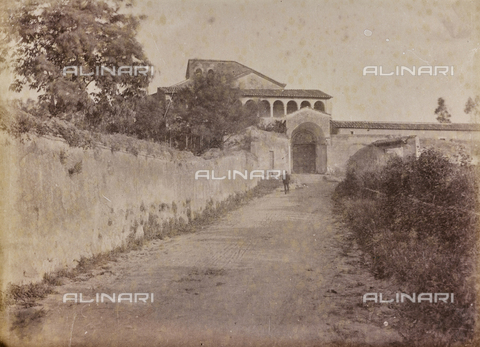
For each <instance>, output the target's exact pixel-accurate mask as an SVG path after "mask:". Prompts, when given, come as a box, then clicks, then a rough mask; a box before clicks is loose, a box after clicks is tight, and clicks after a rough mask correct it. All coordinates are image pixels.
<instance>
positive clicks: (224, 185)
mask: <svg viewBox="0 0 480 347" xmlns="http://www.w3.org/2000/svg"><path fill="white" fill-rule="evenodd" d="M165 152H166V153H167V154H169V155H165V157H164V158H159V157H152V156H149V155H143V154H142V153H140V154H138V155H137V156H135V155H133V154H130V153H126V152H122V151H117V152H112V151H111V150H110V149H106V148H101V147H96V148H95V149H87V150H84V149H82V148H73V147H69V146H68V144H67V143H65V142H64V141H63V140H60V139H57V138H46V137H35V136H31V139H30V140H25V141H23V142H21V141H20V140H19V139H15V138H13V137H11V136H10V135H8V134H6V133H4V132H0V156H1V167H0V194H1V200H0V216H1V220H2V226H1V228H0V264H1V266H0V271H2V272H1V273H0V278H1V279H2V288H1V289H5V287H6V285H7V284H8V283H9V282H10V283H15V284H25V283H29V282H34V281H38V280H41V279H42V277H43V275H44V274H45V273H47V272H52V271H56V270H59V269H62V268H73V267H75V266H76V264H77V262H76V261H78V260H79V259H80V257H82V256H84V257H90V256H93V255H95V254H99V253H101V252H106V251H110V250H112V249H114V248H115V247H117V246H121V245H122V243H124V242H125V241H126V240H127V238H128V236H129V235H132V234H134V235H135V237H143V233H144V230H143V226H144V225H145V224H146V223H147V221H148V219H149V217H150V216H152V215H153V216H155V217H156V218H158V222H159V223H160V225H162V222H167V221H172V220H175V221H180V220H181V219H182V220H183V221H185V222H186V221H188V218H189V216H193V215H195V213H201V212H202V211H203V210H204V208H205V207H206V206H207V204H208V202H209V201H213V203H214V204H215V203H217V202H221V201H223V200H225V199H226V198H228V196H230V195H232V194H234V193H236V192H245V191H247V190H249V189H251V188H253V187H254V186H255V185H256V184H257V182H258V179H256V180H244V179H242V178H237V179H236V180H206V179H200V180H195V172H196V171H197V170H215V173H216V174H215V176H216V177H219V176H220V174H221V173H222V172H227V170H241V171H244V170H249V171H251V170H254V169H258V164H257V159H256V157H255V156H254V155H252V154H250V153H248V152H245V151H237V152H233V153H232V154H229V155H226V156H222V157H218V158H213V159H203V158H201V157H194V156H193V155H189V154H188V153H185V152H178V151H174V150H170V149H168V150H166V151H165ZM217 173H218V174H217Z"/></svg>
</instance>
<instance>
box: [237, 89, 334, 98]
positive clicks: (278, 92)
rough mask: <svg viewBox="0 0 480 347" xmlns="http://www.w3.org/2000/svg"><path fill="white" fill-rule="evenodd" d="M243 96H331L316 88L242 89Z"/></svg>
mask: <svg viewBox="0 0 480 347" xmlns="http://www.w3.org/2000/svg"><path fill="white" fill-rule="evenodd" d="M241 93H242V96H252V97H273V98H308V99H330V98H331V96H330V95H328V94H325V93H324V92H322V91H321V90H316V89H242V90H241Z"/></svg>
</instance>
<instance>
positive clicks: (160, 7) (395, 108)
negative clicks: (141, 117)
mask: <svg viewBox="0 0 480 347" xmlns="http://www.w3.org/2000/svg"><path fill="white" fill-rule="evenodd" d="M476 6H477V7H476ZM479 6H480V5H478V1H476V0H464V1H450V0H440V1H432V0H428V1H425V0H424V1H413V0H409V1H404V0H395V1H393V0H392V1H380V0H368V1H339V0H331V1H328V0H305V1H298V0H282V1H272V0H255V1H245V0H244V1H237V0H209V1H193V0H183V1H182V0H158V1H154V0H136V8H135V9H134V11H135V12H136V13H142V14H146V15H147V16H148V18H147V19H146V20H145V21H144V22H143V23H142V27H141V30H140V33H139V37H138V39H139V41H140V42H141V43H142V44H143V45H144V47H145V51H146V53H147V56H148V58H149V59H150V61H151V62H152V63H153V64H154V65H155V71H156V77H155V79H154V81H153V83H152V84H151V87H150V92H154V91H155V90H156V88H157V87H159V86H169V85H172V84H175V83H177V82H180V81H182V80H184V78H185V70H186V66H187V61H188V59H191V58H200V59H218V60H235V61H238V62H239V63H242V64H244V65H246V66H248V67H251V68H253V69H255V70H257V71H259V72H261V73H263V74H265V75H267V76H269V77H271V78H273V79H275V80H277V81H279V82H282V83H286V84H287V86H286V88H291V89H302V88H305V89H320V90H322V91H324V92H326V93H327V94H330V95H332V96H333V111H332V117H333V119H338V120H350V119H351V120H389V121H418V122H436V120H435V115H434V113H433V111H434V109H435V108H436V105H437V99H438V98H439V97H443V98H445V100H446V104H447V106H448V107H449V109H450V112H451V114H452V121H453V122H466V121H468V119H469V118H468V116H467V115H465V113H464V111H463V109H464V105H465V102H466V101H467V99H468V97H469V96H472V97H473V96H474V95H475V94H480V91H479V88H478V87H479V86H478V80H479V77H477V76H480V62H479V53H478V49H479V45H480V43H479V41H480V26H479V24H478V23H479V22H480V8H479ZM475 16H476V18H475ZM370 34H371V35H370ZM370 65H375V66H380V65H382V66H383V67H384V71H391V70H393V69H394V68H395V66H397V65H398V66H407V67H409V68H411V67H412V66H416V67H417V68H418V67H419V66H424V65H432V66H435V65H448V66H453V67H454V76H426V75H422V76H398V77H397V76H372V75H370V76H362V71H363V68H364V67H365V66H370ZM0 88H1V89H2V90H3V89H4V88H5V84H3V86H0Z"/></svg>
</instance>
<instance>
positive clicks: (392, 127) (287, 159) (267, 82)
mask: <svg viewBox="0 0 480 347" xmlns="http://www.w3.org/2000/svg"><path fill="white" fill-rule="evenodd" d="M216 73H223V74H229V75H231V76H232V77H233V79H234V82H233V85H234V86H235V87H238V88H239V89H240V92H241V95H242V97H241V101H242V104H243V105H247V104H250V103H254V104H256V105H257V107H258V116H259V117H261V118H262V119H263V120H264V121H265V122H271V121H274V120H281V121H285V123H286V128H287V130H286V137H283V138H281V137H278V138H276V139H275V140H272V141H270V142H269V143H268V144H267V143H263V144H261V143H253V145H252V153H254V154H255V155H257V157H258V158H259V160H260V162H261V163H264V166H265V169H284V170H288V171H289V172H292V173H320V174H322V173H326V172H327V171H344V170H345V166H346V163H347V161H348V159H349V158H350V157H351V156H352V155H353V154H354V153H355V152H357V151H358V150H360V149H361V148H363V147H365V146H367V145H370V144H372V143H374V142H376V146H380V145H381V146H383V147H385V148H387V147H388V146H390V145H391V144H393V143H396V142H395V141H393V142H392V141H391V139H392V138H397V137H405V136H407V137H408V136H416V137H418V140H419V141H420V142H421V141H422V139H429V140H432V139H433V140H445V141H447V140H448V141H463V142H475V143H476V144H477V145H478V146H479V147H480V124H463V123H462V124H460V123H449V124H446V123H442V124H441V123H401V122H366V121H337V120H332V96H330V95H328V94H326V93H324V92H323V91H321V90H317V89H286V88H285V87H286V84H284V83H281V82H278V81H276V80H274V79H272V78H270V77H268V76H265V75H264V74H262V73H260V72H258V71H256V70H254V69H251V68H249V67H247V66H245V65H242V64H240V63H238V62H235V61H225V60H205V59H190V60H189V61H188V64H187V70H186V74H185V78H186V79H185V80H184V81H182V82H180V83H177V84H175V85H173V86H169V87H160V88H158V90H157V93H156V94H157V96H159V95H161V94H163V95H165V98H166V100H167V101H169V100H171V99H172V96H173V95H174V94H175V93H176V91H178V90H180V89H182V88H185V87H187V86H189V85H191V83H192V82H193V76H195V74H202V75H205V76H208V75H214V74H216ZM385 139H388V141H387V142H382V140H385ZM264 140H265V139H264ZM418 140H417V145H416V146H418ZM265 141H266V140H265ZM378 141H380V142H378ZM387 143H388V144H389V145H388V146H387ZM393 147H395V146H393ZM393 147H392V148H393ZM386 150H387V149H386ZM388 150H389V151H393V149H388ZM416 150H418V148H417V149H416ZM478 150H479V151H480V148H478Z"/></svg>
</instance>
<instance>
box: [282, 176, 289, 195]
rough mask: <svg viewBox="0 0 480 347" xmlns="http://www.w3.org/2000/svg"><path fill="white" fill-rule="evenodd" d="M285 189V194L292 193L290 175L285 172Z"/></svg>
mask: <svg viewBox="0 0 480 347" xmlns="http://www.w3.org/2000/svg"><path fill="white" fill-rule="evenodd" d="M283 188H284V189H285V194H287V193H290V175H289V174H288V172H284V175H283Z"/></svg>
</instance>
